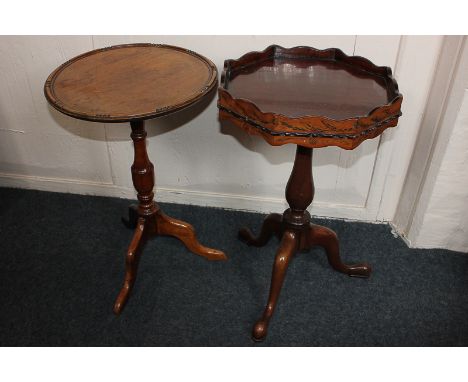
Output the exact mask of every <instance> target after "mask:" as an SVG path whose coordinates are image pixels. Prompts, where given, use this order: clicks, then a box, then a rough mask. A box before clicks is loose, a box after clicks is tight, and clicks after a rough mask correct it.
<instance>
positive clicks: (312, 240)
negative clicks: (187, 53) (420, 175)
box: [239, 146, 371, 341]
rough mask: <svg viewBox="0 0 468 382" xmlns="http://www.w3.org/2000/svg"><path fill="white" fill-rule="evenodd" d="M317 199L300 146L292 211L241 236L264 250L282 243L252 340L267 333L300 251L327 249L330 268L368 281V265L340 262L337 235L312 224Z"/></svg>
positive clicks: (306, 153) (308, 153)
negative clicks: (311, 211) (273, 240)
mask: <svg viewBox="0 0 468 382" xmlns="http://www.w3.org/2000/svg"><path fill="white" fill-rule="evenodd" d="M313 198H314V182H313V178H312V149H310V148H306V147H302V146H297V151H296V159H295V161H294V166H293V169H292V172H291V176H290V178H289V181H288V184H287V186H286V200H287V201H288V204H289V207H290V208H288V209H287V210H286V211H284V213H283V215H280V214H270V215H268V216H267V217H266V219H265V221H264V222H263V226H262V229H261V231H260V234H259V235H258V237H255V236H254V235H253V234H252V232H251V231H250V230H249V229H248V228H242V229H241V230H240V231H239V236H240V238H241V239H243V240H244V241H245V242H246V243H247V244H249V245H254V246H257V247H261V246H264V245H265V244H266V243H267V242H268V240H269V239H270V238H271V237H272V236H273V235H276V236H277V237H278V238H280V239H281V243H280V246H279V248H278V251H277V253H276V257H275V261H274V264H273V274H272V279H271V286H270V295H269V297H268V302H267V305H266V308H265V310H264V312H263V315H262V317H261V318H260V319H259V320H258V321H257V323H256V324H255V326H254V328H253V332H252V338H253V339H254V340H256V341H261V340H263V339H264V338H265V336H266V335H267V331H268V324H269V322H270V319H271V317H272V315H273V312H274V310H275V307H276V303H277V301H278V297H279V294H280V291H281V287H282V285H283V281H284V277H285V275H286V270H287V269H288V265H289V262H290V260H291V258H292V256H293V255H294V253H296V252H297V251H304V250H309V249H310V248H311V247H313V246H315V245H317V246H321V247H323V248H324V249H325V252H326V254H327V257H328V262H329V263H330V265H331V266H332V267H333V268H334V269H336V270H337V271H339V272H343V273H346V274H348V275H349V276H357V277H368V276H369V275H370V272H371V268H370V266H369V265H367V264H353V265H346V264H344V263H343V262H342V261H341V258H340V252H339V243H338V238H337V236H336V233H335V232H333V231H332V230H331V229H329V228H326V227H322V226H319V225H315V224H312V223H311V221H310V214H309V212H308V211H307V207H308V206H309V205H310V204H311V203H312V200H313Z"/></svg>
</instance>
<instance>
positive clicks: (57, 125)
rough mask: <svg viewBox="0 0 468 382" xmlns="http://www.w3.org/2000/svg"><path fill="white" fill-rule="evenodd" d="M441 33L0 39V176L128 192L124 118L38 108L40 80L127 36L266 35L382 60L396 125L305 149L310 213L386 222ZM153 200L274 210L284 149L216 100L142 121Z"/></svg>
mask: <svg viewBox="0 0 468 382" xmlns="http://www.w3.org/2000/svg"><path fill="white" fill-rule="evenodd" d="M441 41H442V38H441V37H440V36H426V37H425V36H419V37H413V36H409V37H408V36H406V37H401V36H72V37H70V36H1V37H0V79H1V83H2V86H1V88H0V185H4V186H15V187H26V188H36V189H44V190H51V191H60V192H74V193H90V194H98V195H109V196H120V197H134V195H135V194H134V191H133V187H132V183H131V176H130V171H129V168H130V165H131V162H132V159H133V149H132V143H131V141H130V139H129V133H130V129H129V127H128V125H126V124H99V123H92V122H84V121H78V120H75V119H72V118H70V117H67V116H64V115H62V114H60V113H59V112H57V111H55V110H54V109H53V108H51V107H50V106H48V105H47V102H46V100H45V98H44V96H43V90H42V89H43V83H44V81H45V79H46V78H47V76H48V74H49V73H50V72H51V71H52V70H53V69H55V68H56V67H57V66H58V65H60V64H61V63H62V62H64V61H66V60H68V59H70V58H72V57H74V56H76V55H78V54H80V53H83V52H86V51H89V50H91V49H96V48H100V47H104V46H109V45H114V44H120V43H130V42H157V43H166V44H172V45H178V46H183V47H186V48H189V49H192V50H194V51H196V52H199V53H201V54H203V55H205V56H207V57H209V58H210V59H211V60H212V61H213V62H214V63H215V64H216V65H217V67H218V70H219V71H221V69H222V66H223V61H224V59H226V58H237V57H239V56H240V55H242V54H244V53H245V52H248V51H251V50H262V49H264V48H265V47H267V46H268V45H270V44H273V43H276V44H280V45H283V46H285V47H291V46H296V45H309V46H314V47H317V48H328V47H338V48H341V49H342V50H343V51H344V52H346V53H347V54H356V55H363V56H366V57H368V58H369V59H371V60H373V61H374V62H375V63H376V64H379V65H387V66H391V67H392V68H393V69H394V72H395V76H396V77H397V80H398V82H399V85H400V90H401V92H402V93H403V95H404V101H403V113H404V115H403V117H402V118H401V119H400V123H399V126H398V127H397V128H395V129H390V130H387V132H386V133H384V135H383V136H382V138H377V139H374V140H371V141H366V142H364V143H363V144H362V145H361V146H359V147H358V148H357V149H355V150H353V151H345V150H342V149H338V148H324V149H317V150H315V152H314V165H313V166H314V167H313V171H314V178H315V185H316V197H315V200H314V203H313V206H312V209H311V212H312V213H313V214H315V215H324V216H333V217H341V218H352V219H361V220H369V221H375V220H390V219H392V217H393V214H394V212H395V208H396V205H397V203H398V199H399V195H400V191H401V187H402V184H403V180H404V177H405V173H406V169H407V167H408V163H409V161H410V159H411V153H412V150H413V146H414V141H415V137H416V136H417V132H418V129H419V125H420V121H421V117H422V114H423V111H424V107H425V104H426V99H427V93H428V90H429V88H430V84H431V81H432V76H433V73H434V69H435V65H436V62H437V57H438V53H439V49H440V45H441ZM147 127H148V128H147V129H148V136H149V138H148V149H149V153H150V157H151V159H152V161H153V163H155V168H156V184H157V190H156V195H157V199H158V200H159V201H171V202H178V203H192V204H199V205H210V206H220V207H228V208H238V209H250V210H256V211H265V212H266V211H277V212H281V211H282V210H283V209H284V208H285V206H286V204H285V201H284V196H283V195H284V187H285V185H286V181H287V179H288V177H289V174H290V170H291V167H292V161H293V159H294V147H293V146H289V145H287V146H283V147H271V146H269V145H268V144H267V143H265V142H264V141H263V140H262V139H261V138H258V137H251V136H248V135H247V134H245V133H244V132H242V131H240V130H238V129H237V128H234V127H232V126H231V125H227V124H226V125H224V124H223V126H221V125H220V123H219V121H218V118H217V108H216V97H214V98H213V99H212V100H211V101H207V102H205V103H204V104H202V105H198V106H195V107H194V108H191V109H189V110H187V111H184V112H181V113H178V114H175V115H172V116H168V117H165V118H161V119H158V120H153V121H150V122H148V124H147Z"/></svg>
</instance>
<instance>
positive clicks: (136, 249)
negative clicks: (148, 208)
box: [114, 217, 151, 314]
mask: <svg viewBox="0 0 468 382" xmlns="http://www.w3.org/2000/svg"><path fill="white" fill-rule="evenodd" d="M150 225H151V224H150V223H149V220H145V219H144V218H142V217H140V218H139V219H138V222H137V225H136V228H135V233H134V234H133V239H132V241H131V243H130V246H129V247H128V250H127V255H126V257H125V279H124V284H123V286H122V289H121V290H120V293H119V295H118V296H117V299H116V301H115V304H114V313H115V314H120V313H121V312H122V309H123V308H124V306H125V304H126V303H127V300H128V297H129V295H130V292H131V290H132V288H133V284H134V283H135V279H136V274H137V269H138V263H139V260H140V256H141V252H142V251H143V248H144V246H145V244H146V241H147V239H148V234H149V229H150V227H149V226H150Z"/></svg>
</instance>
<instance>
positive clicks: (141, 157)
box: [44, 44, 226, 314]
mask: <svg viewBox="0 0 468 382" xmlns="http://www.w3.org/2000/svg"><path fill="white" fill-rule="evenodd" d="M216 83H217V71H216V67H215V66H214V64H213V63H212V62H210V61H209V60H208V59H206V58H204V57H202V56H200V55H198V54H196V53H194V52H192V51H189V50H186V49H183V48H178V47H173V46H169V45H157V44H128V45H118V46H112V47H109V48H104V49H97V50H94V51H92V52H88V53H85V54H82V55H80V56H78V57H75V58H73V59H71V60H70V61H68V62H66V63H65V64H63V65H62V66H60V67H59V68H57V69H56V70H55V71H54V72H53V73H52V74H51V75H50V76H49V78H48V79H47V81H46V83H45V86H44V93H45V96H46V98H47V100H48V101H49V103H50V104H51V105H52V106H53V107H54V108H56V109H57V110H59V111H60V112H62V113H65V114H68V115H70V116H72V117H75V118H80V119H84V120H89V121H99V122H130V126H131V129H132V132H131V135H130V136H131V138H132V140H133V145H134V151H135V155H134V161H133V165H132V166H131V173H132V180H133V185H134V187H135V189H136V191H137V197H138V205H131V206H130V207H129V219H128V220H124V223H125V224H126V225H127V227H129V228H134V229H135V233H134V235H133V239H132V241H131V243H130V246H129V248H128V250H127V254H126V257H125V278H124V283H123V286H122V289H121V290H120V292H119V294H118V296H117V299H116V301H115V304H114V313H116V314H119V313H120V312H121V311H122V309H123V308H124V306H125V304H126V302H127V300H128V297H129V295H130V292H131V290H132V288H133V285H134V283H135V279H136V274H137V269H138V263H139V259H140V256H141V254H142V252H143V248H144V246H145V244H146V242H147V241H148V240H149V239H151V238H153V237H155V236H158V235H168V236H174V237H176V238H178V239H179V240H181V241H182V242H183V243H184V244H185V246H186V247H187V248H188V249H189V250H190V251H192V252H193V253H195V254H197V255H200V256H203V257H205V258H206V259H208V260H225V259H226V255H225V254H224V253H223V252H221V251H218V250H216V249H211V248H207V247H205V246H203V245H201V244H200V243H199V242H198V240H197V238H196V235H195V230H194V228H193V227H192V226H191V225H190V224H188V223H185V222H183V221H180V220H176V219H173V218H171V217H169V216H167V215H165V214H164V213H163V212H162V211H161V209H160V208H159V206H158V204H157V203H156V202H155V201H154V192H153V189H154V186H155V180H154V166H153V164H152V163H151V161H150V160H149V157H148V153H147V150H146V131H145V127H144V120H145V119H149V118H154V117H158V116H161V115H165V114H168V113H172V112H175V111H178V110H180V109H182V108H184V107H187V106H189V105H191V104H193V103H195V102H197V101H198V100H200V99H201V98H203V97H204V96H206V95H207V94H208V93H209V92H210V91H211V90H213V89H214V88H215V86H216Z"/></svg>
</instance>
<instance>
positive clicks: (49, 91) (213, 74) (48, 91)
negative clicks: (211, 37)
mask: <svg viewBox="0 0 468 382" xmlns="http://www.w3.org/2000/svg"><path fill="white" fill-rule="evenodd" d="M131 47H156V48H167V49H171V50H178V51H180V52H184V53H186V54H189V55H191V56H194V57H196V58H198V59H200V61H202V62H203V63H204V64H205V65H206V66H207V68H208V69H209V76H208V79H207V81H206V83H205V84H204V85H203V86H202V87H201V88H200V89H199V90H198V91H197V92H195V94H196V96H195V97H193V98H191V99H190V100H188V101H184V102H182V103H180V104H177V105H171V106H164V107H161V108H157V109H155V110H154V111H152V112H150V113H146V114H139V115H134V116H131V117H128V118H122V117H119V116H117V117H114V116H111V115H109V114H84V113H81V112H80V111H78V110H72V109H70V108H67V109H65V105H64V104H63V102H62V101H61V100H60V99H59V98H58V97H57V96H56V95H55V92H54V83H55V80H56V78H57V76H58V75H59V74H60V72H62V71H63V70H64V69H65V68H66V67H67V66H69V65H71V64H72V63H74V62H76V61H78V60H80V59H82V58H85V57H87V56H91V55H93V54H96V53H100V52H105V51H107V50H113V49H121V48H131ZM217 77H218V70H217V69H216V65H214V64H213V62H211V61H210V60H209V59H208V58H206V57H204V56H202V55H200V54H198V53H196V52H194V51H192V50H190V49H186V48H181V47H178V46H174V45H167V44H153V43H132V44H119V45H112V46H108V47H105V48H99V49H94V50H91V51H89V52H86V53H83V54H80V55H78V56H76V57H73V58H71V59H70V60H68V61H66V62H64V63H63V64H62V65H60V66H59V67H58V68H56V69H55V70H54V71H53V72H52V73H51V74H50V75H49V77H48V78H47V80H46V81H45V83H44V95H45V97H46V99H47V101H48V102H49V103H50V104H51V105H52V106H53V107H54V108H55V109H57V110H58V111H59V112H61V113H63V114H66V115H69V116H71V117H74V118H78V119H83V120H86V121H93V122H104V123H118V122H130V121H137V120H145V119H150V118H155V117H160V116H163V115H167V114H169V113H172V112H175V111H178V110H181V109H183V108H184V107H187V106H190V105H192V104H193V103H195V102H197V101H198V100H200V99H201V98H202V97H203V96H204V95H205V94H207V93H209V92H210V91H211V90H213V89H214V88H215V87H216V85H217Z"/></svg>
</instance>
